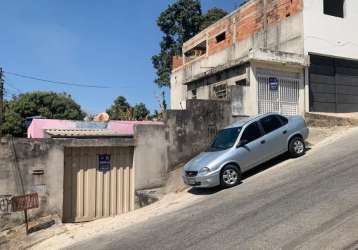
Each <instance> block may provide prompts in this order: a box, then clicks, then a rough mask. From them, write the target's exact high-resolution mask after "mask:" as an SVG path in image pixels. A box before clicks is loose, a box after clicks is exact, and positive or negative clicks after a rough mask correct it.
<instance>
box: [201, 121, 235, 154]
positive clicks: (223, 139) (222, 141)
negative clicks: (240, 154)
mask: <svg viewBox="0 0 358 250" xmlns="http://www.w3.org/2000/svg"><path fill="white" fill-rule="evenodd" d="M240 131H241V127H235V128H227V129H223V130H220V131H219V133H218V134H217V135H216V137H215V139H214V141H213V143H212V144H211V146H210V148H209V149H208V151H216V150H224V149H228V148H231V147H232V146H234V144H235V142H236V139H237V137H238V135H239V133H240Z"/></svg>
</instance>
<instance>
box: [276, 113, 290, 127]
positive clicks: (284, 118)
mask: <svg viewBox="0 0 358 250" xmlns="http://www.w3.org/2000/svg"><path fill="white" fill-rule="evenodd" d="M277 117H278V119H280V121H281V124H282V126H285V125H286V124H287V123H288V119H287V118H286V117H284V116H282V115H278V116H277Z"/></svg>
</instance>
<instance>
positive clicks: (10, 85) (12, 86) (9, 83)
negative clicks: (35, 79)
mask: <svg viewBox="0 0 358 250" xmlns="http://www.w3.org/2000/svg"><path fill="white" fill-rule="evenodd" d="M4 79H5V84H6V85H8V87H10V88H12V89H14V90H16V91H17V92H18V93H19V94H22V92H23V91H22V90H21V89H19V88H18V87H16V86H15V84H14V83H13V82H12V81H10V79H9V77H7V76H5V75H4Z"/></svg>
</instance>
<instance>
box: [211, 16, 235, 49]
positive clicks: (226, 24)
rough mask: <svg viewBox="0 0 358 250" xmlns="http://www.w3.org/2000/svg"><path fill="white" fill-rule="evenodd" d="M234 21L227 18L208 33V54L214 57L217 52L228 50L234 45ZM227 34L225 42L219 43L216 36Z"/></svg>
mask: <svg viewBox="0 0 358 250" xmlns="http://www.w3.org/2000/svg"><path fill="white" fill-rule="evenodd" d="M232 21H233V20H232V19H231V18H226V19H224V20H222V21H220V22H218V23H217V25H215V26H214V27H213V28H212V29H210V30H209V31H208V48H207V49H208V54H209V55H212V54H215V53H216V52H218V51H220V50H223V49H226V48H228V47H230V46H231V45H232V44H233V30H232V29H233V25H232ZM223 32H225V40H224V41H221V42H217V40H216V36H217V35H219V34H221V33H223Z"/></svg>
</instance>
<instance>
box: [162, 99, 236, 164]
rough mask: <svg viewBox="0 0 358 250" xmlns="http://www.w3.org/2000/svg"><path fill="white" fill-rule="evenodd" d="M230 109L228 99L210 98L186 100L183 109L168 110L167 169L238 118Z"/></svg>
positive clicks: (201, 146) (195, 150) (199, 150)
mask: <svg viewBox="0 0 358 250" xmlns="http://www.w3.org/2000/svg"><path fill="white" fill-rule="evenodd" d="M231 113H232V111H231V103H230V102H229V101H213V100H188V102H187V109H186V110H169V111H168V112H167V115H166V121H165V123H166V125H167V131H168V135H167V136H168V169H169V171H171V170H173V169H175V168H177V167H180V166H181V165H182V164H184V163H185V162H186V161H188V160H189V159H191V158H192V157H193V156H195V155H196V154H198V153H200V152H201V151H203V150H205V149H206V148H207V147H208V146H209V144H210V143H211V141H212V139H213V137H214V136H215V135H216V133H217V131H218V130H220V129H222V128H224V127H226V126H228V125H229V124H230V123H232V122H233V121H234V120H235V119H239V117H237V118H233V117H232V116H231Z"/></svg>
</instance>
